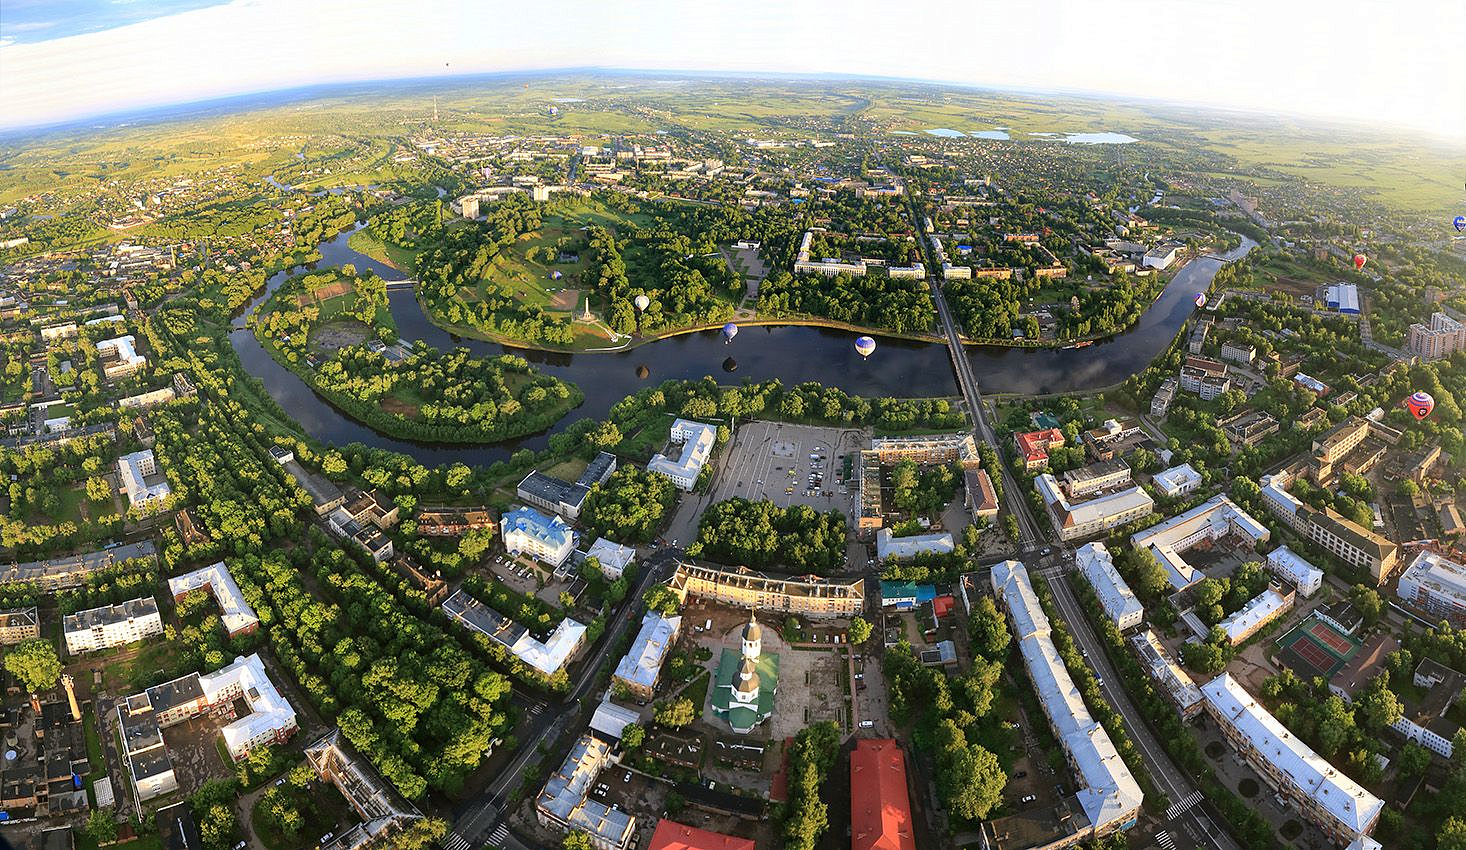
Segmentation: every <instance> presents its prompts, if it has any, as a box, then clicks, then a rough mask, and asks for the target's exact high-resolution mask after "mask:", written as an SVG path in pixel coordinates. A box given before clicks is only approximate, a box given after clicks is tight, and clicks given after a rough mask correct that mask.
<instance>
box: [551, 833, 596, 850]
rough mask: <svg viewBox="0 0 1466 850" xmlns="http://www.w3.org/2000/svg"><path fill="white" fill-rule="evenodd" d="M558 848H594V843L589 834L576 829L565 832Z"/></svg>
mask: <svg viewBox="0 0 1466 850" xmlns="http://www.w3.org/2000/svg"><path fill="white" fill-rule="evenodd" d="M560 850H595V845H594V844H592V843H591V840H590V836H589V835H586V834H585V833H584V832H581V831H580V830H578V829H577V830H574V831H573V832H567V833H565V837H564V838H562V839H560Z"/></svg>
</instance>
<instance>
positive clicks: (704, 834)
mask: <svg viewBox="0 0 1466 850" xmlns="http://www.w3.org/2000/svg"><path fill="white" fill-rule="evenodd" d="M646 850H753V839H752V838H735V837H734V836H731V835H724V834H723V833H721V832H711V831H709V830H706V829H698V828H697V827H695V826H688V825H687V824H685V823H677V822H676V821H670V820H667V819H666V818H662V819H661V820H659V821H657V831H656V832H653V833H652V843H651V844H648V845H647V848H646Z"/></svg>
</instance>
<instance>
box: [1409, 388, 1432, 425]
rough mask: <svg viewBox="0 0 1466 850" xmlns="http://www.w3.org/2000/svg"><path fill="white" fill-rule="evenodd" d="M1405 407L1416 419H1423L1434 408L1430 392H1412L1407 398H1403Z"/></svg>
mask: <svg viewBox="0 0 1466 850" xmlns="http://www.w3.org/2000/svg"><path fill="white" fill-rule="evenodd" d="M1405 409H1406V410H1408V411H1410V415H1411V416H1414V417H1415V418H1416V419H1424V418H1425V417H1427V416H1429V415H1430V412H1431V411H1432V410H1435V399H1434V398H1432V397H1431V394H1430V393H1428V392H1425V391H1423V390H1422V391H1421V392H1418V393H1412V394H1411V395H1410V397H1409V398H1407V399H1405Z"/></svg>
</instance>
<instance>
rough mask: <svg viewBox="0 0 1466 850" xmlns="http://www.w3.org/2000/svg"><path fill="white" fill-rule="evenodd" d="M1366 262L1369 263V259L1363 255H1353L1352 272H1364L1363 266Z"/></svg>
mask: <svg viewBox="0 0 1466 850" xmlns="http://www.w3.org/2000/svg"><path fill="white" fill-rule="evenodd" d="M1367 262H1369V258H1368V257H1366V256H1364V255H1363V254H1355V255H1354V271H1356V272H1361V271H1364V264H1365V263H1367Z"/></svg>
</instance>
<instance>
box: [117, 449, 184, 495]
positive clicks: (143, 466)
mask: <svg viewBox="0 0 1466 850" xmlns="http://www.w3.org/2000/svg"><path fill="white" fill-rule="evenodd" d="M117 477H118V478H119V479H120V480H121V481H122V489H123V490H124V491H126V493H127V502H128V504H130V505H132V506H133V507H135V508H136V507H152V506H154V505H155V504H158V503H160V502H162V501H163V500H164V499H166V498H168V495H169V494H170V493H172V492H173V490H172V489H171V488H170V487H169V486H168V482H167V481H166V480H163V479H162V477H161V476H160V475H159V472H158V459H157V458H156V457H154V456H153V450H152V449H143V450H142V451H140V452H133V453H132V454H126V455H123V456H122V457H120V458H118V459H117ZM149 478H152V479H154V480H153V481H152V482H151V483H150V482H149V481H148V479H149Z"/></svg>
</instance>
